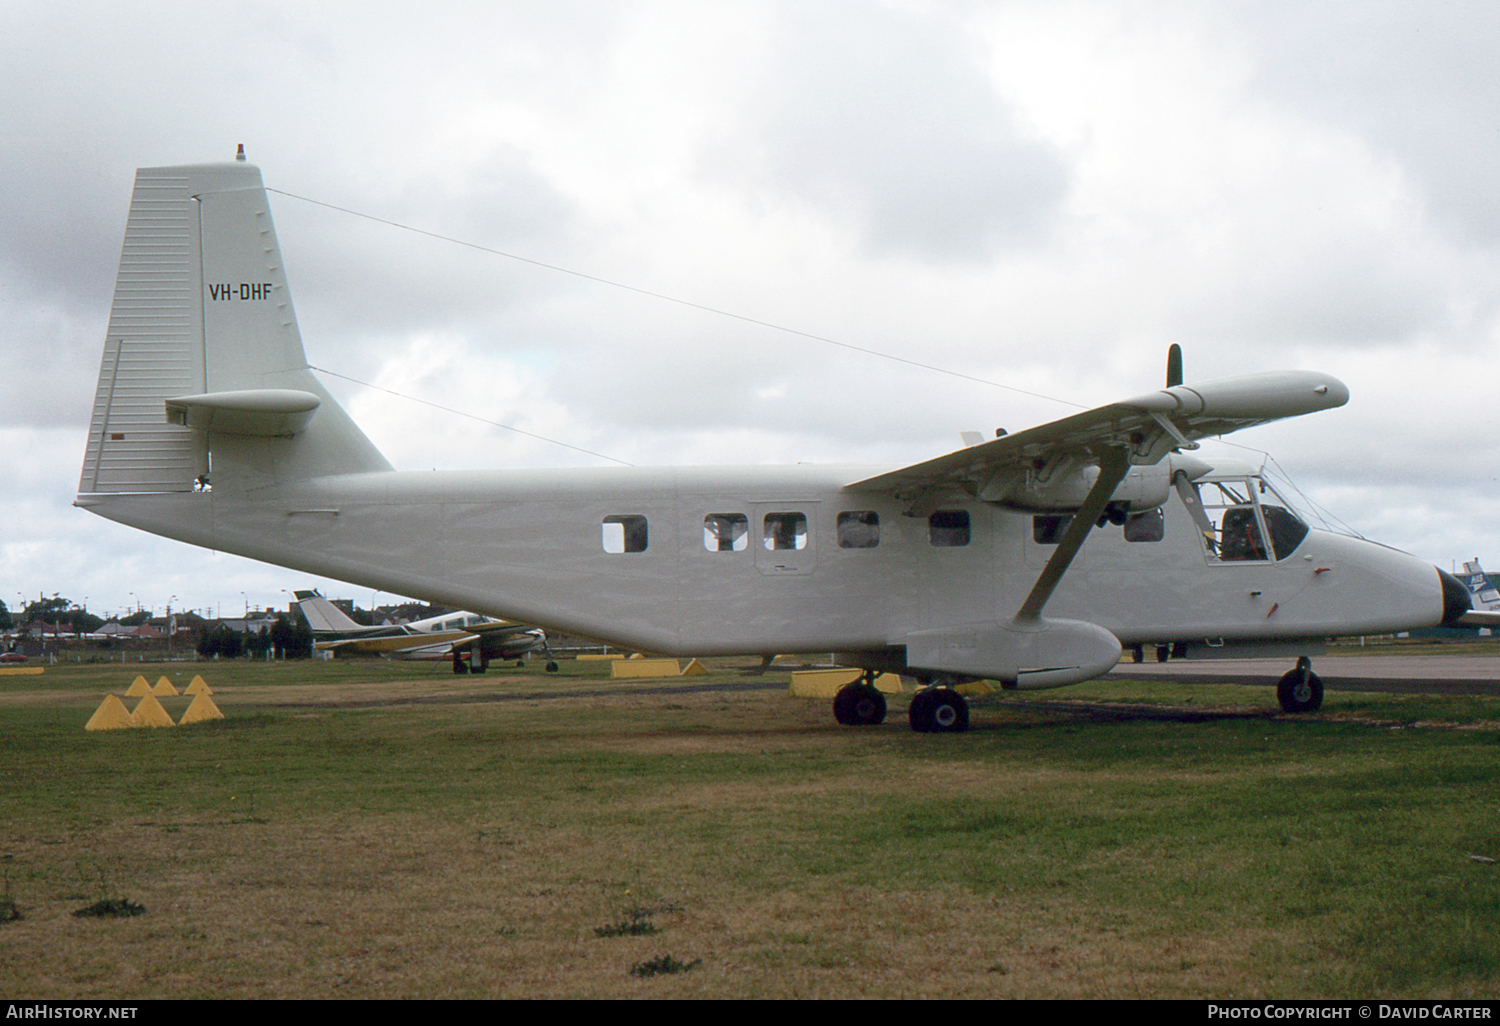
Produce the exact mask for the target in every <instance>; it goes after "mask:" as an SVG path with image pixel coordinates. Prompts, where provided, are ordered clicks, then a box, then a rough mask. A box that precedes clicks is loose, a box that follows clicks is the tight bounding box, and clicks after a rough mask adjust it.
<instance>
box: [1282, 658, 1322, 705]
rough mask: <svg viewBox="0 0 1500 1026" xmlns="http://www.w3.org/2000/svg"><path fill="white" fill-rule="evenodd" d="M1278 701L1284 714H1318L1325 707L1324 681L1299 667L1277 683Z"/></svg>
mask: <svg viewBox="0 0 1500 1026" xmlns="http://www.w3.org/2000/svg"><path fill="white" fill-rule="evenodd" d="M1276 700H1277V701H1279V702H1280V703H1281V708H1282V711H1284V712H1289V713H1307V712H1316V711H1317V710H1318V709H1320V708H1322V706H1323V681H1322V680H1321V679H1320V678H1319V677H1318V675H1317V674H1316V673H1313V672H1312V670H1310V669H1308V668H1307V667H1305V666H1299V667H1297V668H1296V669H1295V670H1292V671H1290V672H1289V673H1287V674H1286V675H1285V676H1284V677H1282V678H1281V680H1280V681H1279V682H1278V683H1277V685H1276Z"/></svg>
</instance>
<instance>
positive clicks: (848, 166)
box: [751, 7, 1067, 261]
mask: <svg viewBox="0 0 1500 1026" xmlns="http://www.w3.org/2000/svg"><path fill="white" fill-rule="evenodd" d="M782 16H783V18H784V19H785V24H783V25H778V26H777V32H778V36H777V38H776V39H775V40H773V41H772V43H771V44H770V45H771V46H772V47H773V49H774V51H775V53H774V56H773V57H772V58H771V59H770V60H769V62H768V63H769V66H768V70H767V71H766V74H767V76H768V79H769V81H768V82H767V83H766V90H767V99H766V107H765V109H763V110H762V111H760V112H759V113H758V118H759V124H758V130H757V136H756V138H754V139H753V140H752V143H751V144H752V145H754V146H756V147H758V149H759V151H760V153H761V155H762V156H761V157H760V159H761V160H762V161H763V173H764V174H765V175H766V176H767V178H768V179H769V181H770V182H771V183H773V185H774V187H775V188H777V189H779V190H781V191H784V192H785V193H788V194H791V195H793V196H796V197H797V198H799V199H801V200H802V201H804V202H810V203H814V204H817V205H819V206H822V207H825V208H827V209H828V210H830V211H831V212H834V213H835V214H836V215H842V216H844V217H846V218H852V219H853V220H854V221H855V222H856V223H857V226H858V231H859V234H860V236H861V239H862V242H863V245H864V247H865V248H866V250H867V251H869V252H871V253H874V254H879V255H888V254H897V253H901V252H912V253H915V254H916V255H918V256H920V257H922V258H924V259H929V260H937V261H975V260H984V259H987V258H989V257H990V256H992V255H993V254H994V253H995V252H996V251H997V250H999V249H1001V248H1003V247H1005V246H1007V245H1015V244H1017V243H1025V242H1029V241H1034V240H1036V239H1037V238H1038V237H1039V236H1041V235H1043V234H1044V233H1045V230H1046V229H1047V227H1048V226H1049V224H1050V223H1051V220H1052V218H1053V216H1054V215H1055V213H1056V211H1057V208H1058V205H1059V203H1060V201H1061V200H1062V198H1063V196H1064V195H1065V193H1066V190H1067V174H1066V169H1065V167H1064V165H1063V163H1062V161H1061V159H1060V158H1059V157H1058V156H1057V155H1055V154H1054V153H1053V152H1051V151H1050V150H1049V149H1048V148H1047V147H1045V146H1044V145H1042V144H1040V143H1039V142H1036V141H1032V140H1029V139H1027V138H1025V137H1024V136H1023V134H1022V133H1021V132H1020V131H1019V129H1018V127H1017V125H1016V122H1015V119H1014V117H1013V115H1012V113H1011V110H1010V107H1009V106H1008V105H1007V104H1006V102H1005V101H1004V99H1003V98H1002V97H1001V96H1000V95H998V94H997V92H996V91H995V88H994V86H993V84H992V83H991V82H990V81H989V80H988V78H987V77H986V75H985V73H984V69H983V66H982V63H981V61H982V57H983V54H982V52H981V48H980V47H979V45H978V43H977V41H974V40H970V39H966V38H964V37H963V36H962V34H961V33H960V31H959V30H958V28H957V27H956V26H954V25H952V24H951V23H948V22H945V21H942V20H940V19H935V18H933V17H931V16H923V17H917V16H914V15H912V14H909V13H907V12H904V11H899V10H886V9H881V8H870V9H867V10H865V11H864V12H862V16H861V17H858V18H849V17H847V12H838V11H836V10H830V9H827V8H822V7H811V8H804V7H797V8H795V9H792V8H787V9H785V10H784V12H783V15H782Z"/></svg>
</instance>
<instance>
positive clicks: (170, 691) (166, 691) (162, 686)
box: [151, 677, 179, 698]
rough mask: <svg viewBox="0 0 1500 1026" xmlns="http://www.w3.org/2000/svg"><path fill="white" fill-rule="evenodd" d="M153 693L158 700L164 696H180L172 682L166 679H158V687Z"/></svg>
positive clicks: (153, 689)
mask: <svg viewBox="0 0 1500 1026" xmlns="http://www.w3.org/2000/svg"><path fill="white" fill-rule="evenodd" d="M151 693H152V694H153V695H155V696H156V697H157V698H160V697H162V696H163V695H175V694H179V692H178V690H177V689H176V688H174V687H173V686H172V682H171V681H169V680H167V678H165V677H158V678H157V679H156V687H154V688H152V689H151Z"/></svg>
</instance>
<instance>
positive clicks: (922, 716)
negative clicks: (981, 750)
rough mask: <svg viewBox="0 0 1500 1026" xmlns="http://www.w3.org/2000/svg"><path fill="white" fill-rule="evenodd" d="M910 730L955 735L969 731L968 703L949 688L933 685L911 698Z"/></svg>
mask: <svg viewBox="0 0 1500 1026" xmlns="http://www.w3.org/2000/svg"><path fill="white" fill-rule="evenodd" d="M908 716H910V718H911V729H912V730H915V731H918V732H920V733H923V734H957V733H959V732H960V731H964V730H968V729H969V703H968V702H966V701H964V696H963V695H960V694H959V693H958V692H957V691H954V690H953V689H952V688H950V687H945V686H942V685H934V686H932V687H930V688H923V689H922V690H921V691H918V692H917V693H916V694H915V695H913V696H912V700H911V709H910V710H909V712H908Z"/></svg>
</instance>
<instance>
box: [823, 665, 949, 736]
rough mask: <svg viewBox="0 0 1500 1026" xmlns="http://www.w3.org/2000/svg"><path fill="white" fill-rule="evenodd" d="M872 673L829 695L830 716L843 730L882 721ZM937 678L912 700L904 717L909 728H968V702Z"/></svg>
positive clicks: (926, 730)
mask: <svg viewBox="0 0 1500 1026" xmlns="http://www.w3.org/2000/svg"><path fill="white" fill-rule="evenodd" d="M874 682H875V671H873V670H868V671H866V672H865V675H864V677H862V678H861V679H860V680H858V681H855V682H854V683H853V684H846V685H845V686H844V687H842V688H840V689H839V692H838V694H836V695H834V696H833V716H834V719H836V720H838V721H839V722H840V723H842V724H843V725H844V726H846V727H867V726H874V725H875V724H877V723H884V722H885V713H886V703H885V695H883V694H881V693H880V691H879V690H878V689H877V688H876V687H875V683H874ZM951 683H952V682H951V681H949V680H947V679H946V678H939V681H938V682H935V683H934V684H933V685H932V686H931V687H924V688H923V689H922V690H920V691H918V692H917V693H916V695H914V696H913V697H912V700H911V708H910V710H909V711H908V713H907V715H908V717H909V718H910V720H911V729H912V730H915V731H918V732H920V733H923V734H956V733H958V732H959V731H963V730H968V729H969V703H968V702H966V701H965V700H964V696H963V695H960V694H959V693H958V692H957V691H955V690H954V689H953V688H952V686H951Z"/></svg>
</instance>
